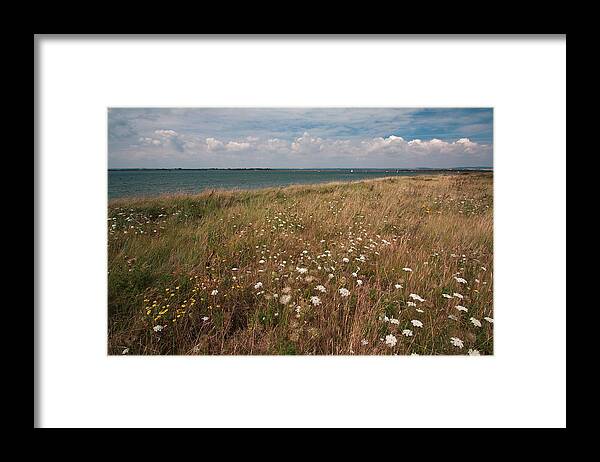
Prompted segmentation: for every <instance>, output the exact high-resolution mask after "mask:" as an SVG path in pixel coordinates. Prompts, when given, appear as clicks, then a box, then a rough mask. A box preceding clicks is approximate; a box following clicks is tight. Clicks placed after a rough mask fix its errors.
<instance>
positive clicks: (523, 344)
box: [34, 35, 566, 428]
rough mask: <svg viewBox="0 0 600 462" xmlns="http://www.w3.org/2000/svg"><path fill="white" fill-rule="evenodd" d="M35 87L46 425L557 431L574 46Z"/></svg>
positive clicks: (293, 63)
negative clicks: (569, 65) (570, 50)
mask: <svg viewBox="0 0 600 462" xmlns="http://www.w3.org/2000/svg"><path fill="white" fill-rule="evenodd" d="M274 58H276V59H274ZM34 62H35V67H34V72H35V76H34V77H35V83H36V85H35V88H34V92H35V93H34V98H35V105H34V111H35V118H34V122H35V127H34V128H35V133H36V140H35V153H34V159H35V162H36V168H35V170H34V183H35V185H34V186H35V204H34V214H35V223H34V235H35V242H34V246H35V249H34V250H35V267H36V270H35V274H34V277H35V284H36V297H35V310H34V315H35V323H34V337H35V345H34V346H35V352H34V370H35V377H34V381H35V383H34V388H35V396H34V408H35V415H34V426H35V427H41V428H44V427H197V428H201V427H204V428H206V427H211V428H215V427H216V428H221V427H224V428H231V427H245V428H248V427H262V428H264V427H286V428H288V427H294V428H307V427H327V428H335V427H376V428H378V427H398V428H407V427H411V428H415V427H416V428H425V427H429V428H431V427H435V428H438V427H444V428H449V427H462V428H471V427H486V428H487V427H558V428H564V427H565V426H566V330H565V321H566V268H565V265H566V237H565V236H566V177H565V167H566V36H564V35H550V36H543V37H538V36H521V37H502V36H489V37H486V36H476V37H472V38H469V37H468V36H456V37H454V36H438V37H435V36H423V37H421V36H401V35H399V36H384V37H377V36H375V37H361V36H344V37H336V36H331V37H327V36H321V37H313V36H306V37H303V36H289V37H286V36H277V37H273V38H269V37H268V36H258V37H253V36H238V37H235V36H228V37H219V36H206V37H205V36H176V37H166V36H143V37H137V38H136V37H135V36H89V37H87V36H72V37H69V36H52V35H39V36H35V37H34ZM550 249H551V250H550ZM549 281H551V283H549ZM190 389H193V393H189V392H187V391H186V390H190ZM381 400H383V401H384V402H385V403H386V405H385V406H381V405H379V404H377V405H375V403H376V402H377V403H378V402H380V401H381ZM350 402H351V403H352V406H351V408H350V407H349V403H350ZM283 403H284V404H283ZM465 403H470V404H469V405H468V406H469V412H464V406H465ZM548 403H551V405H549V404H548ZM282 404H283V405H282ZM148 406H150V407H151V408H152V412H149V408H148Z"/></svg>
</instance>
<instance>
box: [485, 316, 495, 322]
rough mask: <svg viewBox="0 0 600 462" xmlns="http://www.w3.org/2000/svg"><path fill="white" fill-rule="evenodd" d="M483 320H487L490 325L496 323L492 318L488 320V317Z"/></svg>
mask: <svg viewBox="0 0 600 462" xmlns="http://www.w3.org/2000/svg"><path fill="white" fill-rule="evenodd" d="M483 319H485V320H486V321H487V322H489V323H490V324H493V323H494V320H493V319H492V318H488V317H487V316H486V317H485V318H483Z"/></svg>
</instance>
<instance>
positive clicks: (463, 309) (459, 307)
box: [454, 305, 469, 313]
mask: <svg viewBox="0 0 600 462" xmlns="http://www.w3.org/2000/svg"><path fill="white" fill-rule="evenodd" d="M454 308H456V309H457V310H458V311H464V312H465V313H466V312H467V311H469V310H467V309H466V308H465V307H464V306H462V305H456V306H455V307H454Z"/></svg>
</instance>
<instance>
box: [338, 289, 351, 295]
mask: <svg viewBox="0 0 600 462" xmlns="http://www.w3.org/2000/svg"><path fill="white" fill-rule="evenodd" d="M339 293H340V295H341V296H342V297H347V296H348V295H350V291H349V290H348V289H346V288H345V287H342V288H341V289H340V290H339Z"/></svg>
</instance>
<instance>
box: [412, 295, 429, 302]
mask: <svg viewBox="0 0 600 462" xmlns="http://www.w3.org/2000/svg"><path fill="white" fill-rule="evenodd" d="M409 297H410V298H412V299H413V300H418V301H420V302H424V301H425V299H423V298H421V297H420V296H419V295H417V294H410V295H409Z"/></svg>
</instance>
